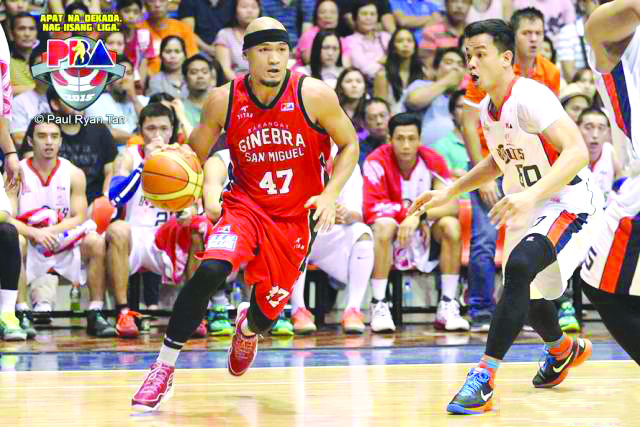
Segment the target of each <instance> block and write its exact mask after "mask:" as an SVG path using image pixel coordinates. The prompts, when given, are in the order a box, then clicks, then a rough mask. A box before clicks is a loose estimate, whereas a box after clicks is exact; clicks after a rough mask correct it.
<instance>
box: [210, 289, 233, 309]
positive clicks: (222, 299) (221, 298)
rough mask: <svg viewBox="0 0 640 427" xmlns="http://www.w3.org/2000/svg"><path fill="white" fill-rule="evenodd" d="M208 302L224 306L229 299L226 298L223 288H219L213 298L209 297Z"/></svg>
mask: <svg viewBox="0 0 640 427" xmlns="http://www.w3.org/2000/svg"><path fill="white" fill-rule="evenodd" d="M209 303H210V304H211V303H213V305H224V306H226V305H227V304H229V299H228V298H227V295H226V294H225V293H224V289H221V290H219V291H218V292H216V293H215V295H214V296H213V298H212V299H211V301H209Z"/></svg>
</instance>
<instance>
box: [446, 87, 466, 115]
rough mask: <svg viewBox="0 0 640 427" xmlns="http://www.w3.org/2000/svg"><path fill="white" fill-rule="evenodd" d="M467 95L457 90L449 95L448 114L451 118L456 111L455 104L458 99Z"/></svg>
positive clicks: (461, 90)
mask: <svg viewBox="0 0 640 427" xmlns="http://www.w3.org/2000/svg"><path fill="white" fill-rule="evenodd" d="M466 93H467V91H466V90H465V89H458V90H456V91H454V92H452V93H451V95H449V114H451V115H452V116H453V112H454V111H456V104H457V103H458V99H460V97H461V96H464V95H465V94H466Z"/></svg>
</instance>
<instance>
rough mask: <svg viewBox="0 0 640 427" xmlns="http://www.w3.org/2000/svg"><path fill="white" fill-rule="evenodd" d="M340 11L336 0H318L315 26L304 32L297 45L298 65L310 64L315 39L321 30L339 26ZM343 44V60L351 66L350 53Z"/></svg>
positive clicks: (314, 13) (314, 16)
mask: <svg viewBox="0 0 640 427" xmlns="http://www.w3.org/2000/svg"><path fill="white" fill-rule="evenodd" d="M339 17H340V13H339V10H338V4H337V3H336V2H335V0H320V1H318V2H316V9H315V10H314V11H313V27H311V28H309V29H308V30H307V31H305V32H304V33H302V35H301V36H300V38H299V39H298V46H296V66H302V65H305V64H309V61H310V59H311V46H312V45H313V39H315V37H316V34H318V31H320V30H335V29H336V28H337V27H338V19H339ZM340 43H341V45H342V55H343V57H342V61H343V63H344V64H346V65H345V66H347V67H348V66H349V65H350V64H351V61H349V55H348V54H347V53H346V52H345V43H344V41H342V40H341V41H340Z"/></svg>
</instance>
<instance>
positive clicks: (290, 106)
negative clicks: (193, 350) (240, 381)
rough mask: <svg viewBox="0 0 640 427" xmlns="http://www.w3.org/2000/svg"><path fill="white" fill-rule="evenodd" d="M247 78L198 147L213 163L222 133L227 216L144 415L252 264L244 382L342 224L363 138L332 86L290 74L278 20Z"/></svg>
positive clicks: (238, 343) (170, 333) (236, 370)
mask: <svg viewBox="0 0 640 427" xmlns="http://www.w3.org/2000/svg"><path fill="white" fill-rule="evenodd" d="M243 51H244V54H245V55H246V57H247V59H248V61H249V73H248V74H247V75H246V76H245V77H243V78H242V77H241V78H237V79H235V80H234V81H232V82H230V83H228V84H226V85H224V86H221V87H219V88H216V89H215V90H214V91H212V92H211V94H210V95H209V98H208V100H207V102H206V103H205V106H204V108H203V111H202V119H201V123H200V125H199V127H198V128H197V129H196V130H194V132H193V134H192V136H191V138H190V141H189V145H190V146H191V148H193V150H194V151H195V152H196V153H197V155H198V157H199V158H200V160H201V161H202V163H204V161H205V160H206V159H207V157H208V155H209V151H210V149H211V146H212V145H213V143H214V142H215V141H216V140H217V139H218V136H219V134H220V133H221V132H222V130H223V129H224V130H226V132H227V144H228V146H229V150H230V154H231V163H232V168H231V171H230V172H229V177H230V181H231V183H230V188H229V189H228V190H227V191H225V192H224V194H223V205H222V206H223V214H222V217H221V218H220V220H219V221H218V222H217V224H216V225H215V229H214V231H213V233H212V235H211V236H210V237H209V238H208V240H207V242H206V244H205V250H204V251H203V252H202V253H199V254H196V257H197V258H199V259H201V260H202V263H201V264H200V266H199V267H198V269H197V270H196V272H195V274H194V276H193V277H192V278H191V280H189V281H188V282H187V284H186V285H185V286H184V288H183V289H182V290H181V292H180V295H179V296H178V298H177V300H176V303H175V305H174V308H173V314H172V316H171V319H170V321H169V326H168V328H167V332H166V335H165V339H164V344H163V346H162V348H161V350H160V354H159V356H158V360H157V361H156V362H155V363H153V365H151V370H150V372H149V373H148V374H147V376H146V377H145V379H144V382H143V384H142V385H141V387H140V388H139V389H138V391H137V392H136V394H135V395H134V397H133V399H132V406H133V409H134V410H138V411H153V410H156V409H157V408H158V406H159V405H160V404H161V403H162V402H163V401H165V400H166V399H168V398H169V397H170V396H171V394H172V391H173V389H172V386H173V377H174V369H175V363H176V360H177V358H178V355H179V353H180V350H181V348H182V346H183V345H184V344H185V342H186V341H187V339H188V338H189V337H190V336H191V334H192V333H193V331H194V330H195V329H196V327H197V326H198V325H199V323H200V321H201V320H202V318H203V317H204V315H205V313H206V309H207V303H208V301H209V298H210V297H211V295H213V294H214V293H215V292H216V291H217V290H218V289H219V288H220V286H223V285H224V283H225V279H226V277H227V276H228V275H229V274H230V273H231V272H232V271H233V270H236V269H237V268H238V267H239V266H240V265H242V264H246V268H245V281H246V282H247V283H250V284H253V289H252V294H251V303H243V304H241V305H240V306H239V307H238V315H237V317H236V330H235V335H234V337H233V340H232V343H231V346H230V348H229V353H228V360H227V366H228V369H229V372H230V373H231V374H232V375H236V376H239V375H242V374H244V373H245V372H246V371H247V370H248V369H249V367H250V366H251V364H252V363H253V361H254V359H255V357H256V353H257V341H258V336H257V335H258V334H264V333H266V332H267V331H269V329H270V328H271V326H272V325H273V323H274V322H275V320H277V318H278V315H279V314H280V312H281V311H282V310H283V309H284V306H285V304H286V302H287V301H288V299H289V295H290V294H291V291H292V288H293V284H294V283H295V281H296V279H297V278H298V276H299V275H300V268H301V266H302V265H303V263H304V259H305V257H306V255H307V253H308V251H309V247H310V245H311V243H312V240H313V236H314V233H315V232H318V231H324V230H328V229H329V228H330V227H331V226H332V225H333V223H334V221H335V215H336V199H337V197H338V194H339V193H340V190H341V189H342V187H343V186H344V184H345V183H346V182H347V180H348V179H349V177H350V176H351V173H352V171H353V169H354V167H355V165H356V162H357V159H358V151H359V150H358V142H357V137H356V132H355V129H354V128H353V125H352V124H351V121H350V120H349V118H348V116H347V115H346V114H345V112H344V111H343V110H342V108H340V105H339V103H338V98H337V95H336V94H335V92H334V91H333V90H332V89H331V88H329V86H327V85H326V84H324V83H322V82H321V81H319V80H316V79H313V78H305V77H304V76H302V75H301V74H298V73H294V72H290V71H288V70H287V69H286V66H287V62H288V60H289V35H288V33H287V31H286V30H285V29H284V26H283V25H282V24H281V23H280V22H278V21H277V20H275V19H273V18H269V17H262V18H258V19H256V20H255V21H253V22H252V23H251V24H250V25H249V26H248V27H247V30H246V33H245V36H244V46H243ZM331 140H333V141H334V142H335V144H336V145H337V146H338V155H337V156H336V159H335V161H334V163H333V173H332V175H331V179H330V180H329V181H328V182H327V183H326V185H325V183H324V181H323V175H324V167H323V164H324V163H325V161H326V160H328V159H329V155H330V148H331Z"/></svg>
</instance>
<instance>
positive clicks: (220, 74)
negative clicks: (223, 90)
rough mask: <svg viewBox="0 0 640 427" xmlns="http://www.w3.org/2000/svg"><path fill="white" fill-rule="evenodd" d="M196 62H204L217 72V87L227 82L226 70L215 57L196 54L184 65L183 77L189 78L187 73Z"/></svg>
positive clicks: (186, 60) (185, 61)
mask: <svg viewBox="0 0 640 427" xmlns="http://www.w3.org/2000/svg"><path fill="white" fill-rule="evenodd" d="M195 61H204V62H206V63H207V65H208V66H209V70H212V71H213V70H215V72H216V87H218V86H222V85H223V84H225V83H226V82H227V78H226V77H225V75H224V70H223V69H222V65H220V62H218V60H217V59H216V58H215V57H212V58H209V57H208V56H205V55H203V54H201V53H196V54H195V55H191V56H190V57H188V58H187V59H185V60H184V62H183V63H182V75H183V76H184V78H185V79H186V78H187V73H188V72H189V65H191V64H192V63H193V62H195Z"/></svg>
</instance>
